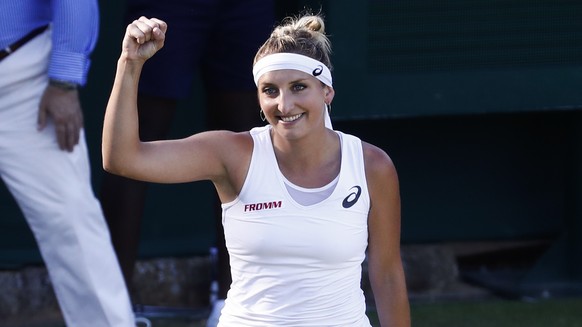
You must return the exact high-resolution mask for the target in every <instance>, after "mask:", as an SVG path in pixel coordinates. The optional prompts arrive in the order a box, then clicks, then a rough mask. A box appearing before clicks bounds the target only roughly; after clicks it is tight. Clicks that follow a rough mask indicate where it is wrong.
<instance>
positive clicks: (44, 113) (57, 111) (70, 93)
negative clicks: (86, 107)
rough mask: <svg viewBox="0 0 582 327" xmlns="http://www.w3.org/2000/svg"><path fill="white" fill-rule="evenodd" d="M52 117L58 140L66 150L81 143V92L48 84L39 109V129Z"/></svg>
mask: <svg viewBox="0 0 582 327" xmlns="http://www.w3.org/2000/svg"><path fill="white" fill-rule="evenodd" d="M49 118H50V119H52V120H53V122H54V124H55V132H56V133H57V142H58V143H59V147H60V149H61V150H64V151H69V152H71V151H73V148H74V147H75V145H77V143H79V135H80V132H81V128H82V127H83V111H82V110H81V103H80V101H79V92H78V91H77V90H76V89H75V90H64V89H62V88H59V87H57V86H53V85H48V86H47V88H46V89H45V91H44V94H43V95H42V98H41V100H40V107H39V110H38V129H39V130H42V129H43V128H44V127H45V126H46V123H47V120H48V119H49Z"/></svg>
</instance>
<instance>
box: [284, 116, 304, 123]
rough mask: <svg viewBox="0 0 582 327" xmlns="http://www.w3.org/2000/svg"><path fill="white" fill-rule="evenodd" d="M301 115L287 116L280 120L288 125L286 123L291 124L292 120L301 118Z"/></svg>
mask: <svg viewBox="0 0 582 327" xmlns="http://www.w3.org/2000/svg"><path fill="white" fill-rule="evenodd" d="M301 115H302V114H297V115H294V116H289V117H281V120H282V121H284V122H287V123H288V122H292V121H294V120H297V119H299V117H301Z"/></svg>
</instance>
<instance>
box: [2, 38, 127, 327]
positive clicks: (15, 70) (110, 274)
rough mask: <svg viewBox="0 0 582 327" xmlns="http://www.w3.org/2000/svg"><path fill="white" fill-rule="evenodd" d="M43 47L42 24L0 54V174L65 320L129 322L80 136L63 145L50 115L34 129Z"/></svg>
mask: <svg viewBox="0 0 582 327" xmlns="http://www.w3.org/2000/svg"><path fill="white" fill-rule="evenodd" d="M50 51H51V39H50V31H47V32H45V33H43V34H42V35H40V36H37V37H36V38H35V39H33V40H32V41H30V42H28V43H27V44H26V45H25V46H23V47H21V48H20V49H18V50H17V51H16V52H14V53H13V54H11V55H9V56H8V57H7V58H5V59H4V60H3V61H0V177H2V179H3V181H4V183H5V184H6V186H7V188H8V189H9V190H10V192H11V193H12V195H13V196H14V198H15V199H16V202H17V203H18V205H19V206H20V208H21V210H22V212H23V214H24V216H25V217H26V220H27V222H28V225H29V226H30V228H31V230H32V232H33V234H34V236H35V238H36V241H37V243H38V246H39V248H40V252H41V254H42V257H43V259H44V262H45V265H46V267H47V270H48V272H49V276H50V278H51V281H52V284H53V287H54V290H55V293H56V296H57V299H58V301H59V305H60V308H61V311H62V312H63V315H64V318H65V321H66V323H67V325H68V326H72V327H77V326H82V327H85V326H95V327H109V326H112V327H117V326H119V327H128V326H135V322H134V316H133V312H132V309H131V303H130V300H129V295H128V292H127V288H126V286H125V283H124V281H123V277H122V274H121V269H120V268H119V264H118V262H117V258H116V256H115V252H114V250H113V246H112V245H111V240H110V237H109V230H108V228H107V224H106V223H105V219H104V217H103V213H102V211H101V206H100V204H99V202H98V200H97V199H96V198H95V195H94V193H93V190H92V186H91V180H90V167H89V159H88V153H87V149H86V143H85V138H84V135H82V137H81V140H80V141H79V144H78V145H77V146H76V147H75V149H74V151H73V152H66V151H62V150H60V149H59V147H58V144H57V140H56V134H55V130H54V126H53V125H52V122H49V125H48V126H47V127H46V128H45V129H44V130H42V131H37V128H36V125H37V114H38V107H39V103H40V98H41V96H42V94H43V91H44V89H45V87H46V85H47V82H48V77H47V67H48V58H49V56H50ZM0 219H1V215H0Z"/></svg>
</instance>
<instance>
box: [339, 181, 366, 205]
mask: <svg viewBox="0 0 582 327" xmlns="http://www.w3.org/2000/svg"><path fill="white" fill-rule="evenodd" d="M353 189H355V191H353V192H352V193H350V194H348V196H346V198H345V199H344V201H343V202H342V206H343V207H344V208H346V209H347V208H351V207H352V206H353V205H354V204H356V202H358V199H359V198H360V195H362V188H361V187H359V186H354V187H352V188H351V189H350V190H353Z"/></svg>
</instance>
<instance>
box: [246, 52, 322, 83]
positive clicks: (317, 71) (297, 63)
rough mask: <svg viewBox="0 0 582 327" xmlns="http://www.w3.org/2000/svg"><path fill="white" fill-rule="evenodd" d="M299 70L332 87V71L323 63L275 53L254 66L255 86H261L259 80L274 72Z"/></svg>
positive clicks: (293, 55)
mask: <svg viewBox="0 0 582 327" xmlns="http://www.w3.org/2000/svg"><path fill="white" fill-rule="evenodd" d="M282 69H294V70H299V71H302V72H304V73H307V74H309V75H312V76H313V77H315V78H317V79H318V80H320V81H321V82H322V83H323V84H325V85H327V86H330V87H332V86H333V83H332V78H331V71H330V70H329V68H328V67H327V66H326V65H324V64H323V63H322V62H321V61H319V60H315V59H313V58H310V57H307V56H304V55H300V54H296V53H287V52H284V53H274V54H270V55H267V56H265V57H263V58H261V59H259V61H257V62H256V63H255V65H254V66H253V76H254V79H255V84H256V85H257V86H258V85H259V78H260V77H261V76H263V74H265V73H268V72H270V71H273V70H282Z"/></svg>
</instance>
